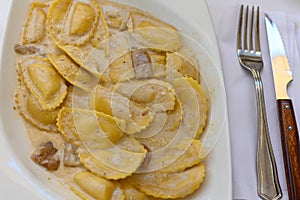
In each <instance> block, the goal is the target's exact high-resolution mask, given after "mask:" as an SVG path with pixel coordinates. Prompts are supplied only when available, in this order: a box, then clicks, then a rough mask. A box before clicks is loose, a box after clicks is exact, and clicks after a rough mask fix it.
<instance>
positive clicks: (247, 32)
mask: <svg viewBox="0 0 300 200" xmlns="http://www.w3.org/2000/svg"><path fill="white" fill-rule="evenodd" d="M255 15H256V16H255ZM259 34H260V33H259V7H257V9H256V13H255V8H254V6H252V9H251V13H249V6H248V5H247V7H246V12H245V14H244V5H241V8H240V15H239V24H238V33H237V56H238V60H239V62H240V65H241V66H242V67H244V68H246V69H248V70H249V71H250V72H251V73H252V76H253V78H254V83H255V89H256V101H257V115H258V141H257V143H258V144H257V160H256V161H257V163H256V167H257V169H256V170H257V182H258V188H257V192H258V195H259V196H260V197H261V198H262V199H266V200H270V199H280V198H281V196H282V192H281V188H280V185H279V181H278V174H277V167H276V163H275V158H274V154H273V150H272V146H271V141H270V135H269V129H268V122H267V116H266V108H265V100H264V94H263V84H262V80H261V75H260V71H261V69H262V68H263V59H262V53H261V48H260V36H259Z"/></svg>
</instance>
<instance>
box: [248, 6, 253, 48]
mask: <svg viewBox="0 0 300 200" xmlns="http://www.w3.org/2000/svg"><path fill="white" fill-rule="evenodd" d="M253 22H254V6H252V11H251V20H250V33H249V34H250V37H249V45H250V51H251V50H254V48H253V45H254V41H253Z"/></svg>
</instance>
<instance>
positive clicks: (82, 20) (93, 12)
mask: <svg viewBox="0 0 300 200" xmlns="http://www.w3.org/2000/svg"><path fill="white" fill-rule="evenodd" d="M99 13H100V11H99V8H98V6H97V5H96V4H95V2H94V1H71V0H67V1H65V0H56V1H54V2H53V3H52V4H51V6H50V8H49V13H48V17H47V20H48V23H47V25H48V29H49V30H50V33H51V35H52V37H53V38H54V39H55V40H56V41H58V42H59V43H62V44H72V45H82V44H84V43H86V42H87V41H89V40H90V39H91V38H92V37H93V34H94V31H95V29H96V27H97V23H98V19H99Z"/></svg>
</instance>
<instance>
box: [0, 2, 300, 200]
mask: <svg viewBox="0 0 300 200" xmlns="http://www.w3.org/2000/svg"><path fill="white" fill-rule="evenodd" d="M11 1H12V0H1V1H0V46H2V40H3V36H4V29H5V24H6V20H7V16H8V12H9V7H10V4H11ZM195 1H196V0H195ZM20 2H21V1H20ZM207 2H208V4H209V7H210V8H211V15H212V20H213V22H214V25H215V29H218V27H217V26H218V22H217V20H218V16H220V13H219V12H221V13H226V12H227V11H228V10H226V8H228V9H230V8H232V7H237V6H238V5H240V4H241V3H245V4H250V5H259V6H260V7H261V8H262V9H264V10H269V11H283V12H286V13H289V14H295V15H296V14H298V13H300V1H299V0H264V1H261V0H243V1H241V0H226V1H224V0H207ZM215 12H218V15H217V14H216V13H215ZM217 38H218V33H217ZM0 53H1V49H0ZM221 57H222V54H221ZM229 109H230V107H229ZM232 159H233V160H234V157H233V158H232ZM11 173H13V172H11ZM233 175H234V171H233ZM15 176H17V174H16V175H15ZM0 177H1V180H0V193H1V191H6V190H7V189H9V188H11V186H12V185H15V184H16V183H15V182H14V180H13V179H11V178H10V177H13V175H11V174H10V175H9V176H8V175H6V174H4V173H3V172H2V171H1V170H0ZM24 181H25V180H24ZM22 185H26V184H22ZM234 189H235V188H233V190H234ZM19 190H20V191H21V192H22V194H24V199H31V198H29V197H30V192H29V191H28V190H27V188H22V187H20V188H19ZM17 193H18V192H14V191H12V192H11V193H10V195H9V196H7V198H5V197H6V196H1V197H2V198H4V199H17V198H18V195H17ZM5 194H7V192H5ZM27 197H28V198H27Z"/></svg>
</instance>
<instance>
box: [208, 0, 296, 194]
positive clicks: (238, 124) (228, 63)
mask: <svg viewBox="0 0 300 200" xmlns="http://www.w3.org/2000/svg"><path fill="white" fill-rule="evenodd" d="M208 4H209V8H210V12H211V15H212V20H213V23H214V26H215V31H216V35H217V40H218V45H219V50H220V55H221V60H222V68H223V74H224V79H225V86H226V93H227V101H228V115H229V126H230V134H231V145H232V146H231V148H232V167H233V169H232V174H233V199H249V200H254V199H260V198H259V197H258V195H257V179H256V146H257V115H256V99H255V88H254V81H253V78H252V75H251V73H250V72H249V71H247V70H245V69H243V68H242V67H241V66H240V64H239V62H238V60H237V56H236V32H237V24H238V16H239V7H240V4H239V3H237V2H234V3H233V2H231V5H230V2H228V1H226V5H225V4H223V5H221V4H217V3H215V4H214V3H213V2H212V3H210V2H208ZM224 6H225V7H224ZM228 10H230V12H229V11H228ZM264 13H267V14H269V16H270V17H271V18H272V20H273V21H274V22H275V23H276V24H277V26H278V27H279V29H280V32H281V34H282V37H283V40H284V42H285V46H286V51H287V53H288V58H289V63H290V65H291V70H292V72H293V77H294V81H293V82H292V83H291V84H290V85H289V88H288V93H289V95H290V97H291V98H292V100H293V103H294V109H295V112H296V118H297V119H298V127H299V128H300V115H299V114H300V96H299V95H298V96H297V94H299V91H300V62H299V56H298V48H297V42H299V47H300V40H298V41H297V40H296V38H298V39H299V38H300V31H298V26H296V25H297V24H296V23H294V22H295V21H298V22H300V16H288V15H286V14H284V13H282V12H270V11H266V10H262V9H261V24H260V27H261V46H262V53H263V59H264V69H263V70H262V74H261V75H262V81H263V85H264V94H265V103H266V109H267V118H268V124H269V131H270V135H271V142H272V146H273V151H274V155H275V159H276V163H277V169H278V175H279V181H280V185H281V189H282V192H283V197H282V199H284V200H285V199H288V194H287V188H286V182H285V171H284V164H283V159H282V149H281V142H280V130H279V124H278V118H277V106H276V100H275V92H274V85H273V78H272V69H271V63H270V59H269V51H268V46H267V38H266V30H265V24H264V19H263V17H264ZM296 34H298V37H296ZM297 113H298V115H297Z"/></svg>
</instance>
